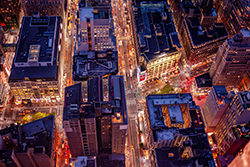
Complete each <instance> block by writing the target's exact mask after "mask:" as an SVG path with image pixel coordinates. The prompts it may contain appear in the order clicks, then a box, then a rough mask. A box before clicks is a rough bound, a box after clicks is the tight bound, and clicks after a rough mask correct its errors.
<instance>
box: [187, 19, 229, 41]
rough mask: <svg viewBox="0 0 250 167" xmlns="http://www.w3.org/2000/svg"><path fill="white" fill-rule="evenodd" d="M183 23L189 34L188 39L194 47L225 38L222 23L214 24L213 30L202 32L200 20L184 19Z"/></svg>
mask: <svg viewBox="0 0 250 167" xmlns="http://www.w3.org/2000/svg"><path fill="white" fill-rule="evenodd" d="M185 23H186V24H187V28H188V31H189V34H190V38H191V40H192V43H193V45H194V46H199V45H202V44H204V43H207V42H210V41H214V40H218V39H220V38H225V39H226V38H227V36H228V33H227V30H226V28H225V26H224V24H223V23H214V25H213V29H212V30H209V31H204V30H203V29H202V27H201V25H200V20H199V19H198V18H197V17H188V18H185Z"/></svg>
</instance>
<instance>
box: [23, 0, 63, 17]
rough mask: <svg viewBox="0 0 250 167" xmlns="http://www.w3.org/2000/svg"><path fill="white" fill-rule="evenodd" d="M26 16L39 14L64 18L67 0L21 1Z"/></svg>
mask: <svg viewBox="0 0 250 167" xmlns="http://www.w3.org/2000/svg"><path fill="white" fill-rule="evenodd" d="M20 1H21V5H22V8H23V11H24V15H25V16H33V15H34V14H36V13H39V14H41V15H43V16H45V15H48V16H63V15H64V10H65V9H64V8H65V5H66V4H65V3H67V0H36V1H31V0H20ZM66 6H67V5H66Z"/></svg>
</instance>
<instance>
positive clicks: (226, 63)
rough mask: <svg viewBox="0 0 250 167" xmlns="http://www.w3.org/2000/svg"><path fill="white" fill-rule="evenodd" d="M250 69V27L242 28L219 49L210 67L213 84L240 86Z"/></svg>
mask: <svg viewBox="0 0 250 167" xmlns="http://www.w3.org/2000/svg"><path fill="white" fill-rule="evenodd" d="M249 69H250V29H249V28H245V29H242V30H241V31H240V32H239V33H238V34H236V35H234V36H233V37H232V38H231V39H228V40H226V41H225V42H224V44H223V45H222V46H221V47H220V49H219V50H218V52H217V54H216V57H215V59H214V62H213V64H212V66H211V69H210V76H211V78H212V80H213V85H226V86H232V87H238V86H239V84H240V82H241V81H242V79H243V77H244V76H245V75H246V73H247V72H248V71H249Z"/></svg>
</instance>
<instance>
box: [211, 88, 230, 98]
mask: <svg viewBox="0 0 250 167" xmlns="http://www.w3.org/2000/svg"><path fill="white" fill-rule="evenodd" d="M213 89H214V92H215V94H216V96H217V98H222V97H226V96H227V95H228V92H227V89H226V87H225V86H213Z"/></svg>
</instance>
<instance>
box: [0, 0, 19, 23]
mask: <svg viewBox="0 0 250 167" xmlns="http://www.w3.org/2000/svg"><path fill="white" fill-rule="evenodd" d="M19 15H20V1H19V0H6V1H1V3H0V25H1V26H3V27H4V28H11V27H19Z"/></svg>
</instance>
